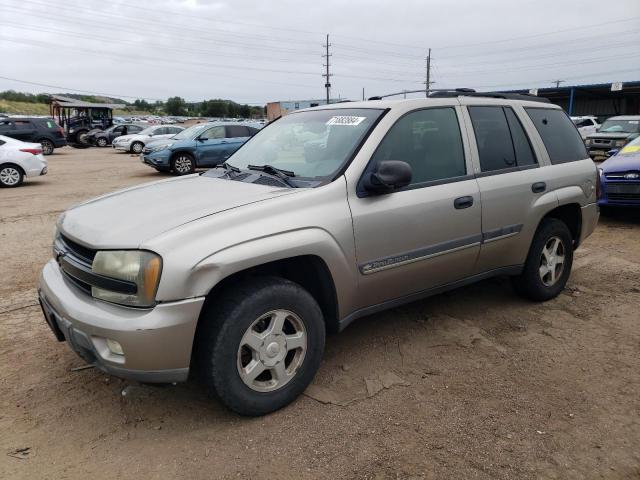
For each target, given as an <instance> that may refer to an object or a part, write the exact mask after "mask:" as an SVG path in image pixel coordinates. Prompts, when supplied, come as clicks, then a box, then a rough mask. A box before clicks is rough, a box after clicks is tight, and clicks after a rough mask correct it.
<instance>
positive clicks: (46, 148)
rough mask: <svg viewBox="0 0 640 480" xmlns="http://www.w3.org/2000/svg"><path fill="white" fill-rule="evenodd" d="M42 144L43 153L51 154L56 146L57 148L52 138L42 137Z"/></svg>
mask: <svg viewBox="0 0 640 480" xmlns="http://www.w3.org/2000/svg"><path fill="white" fill-rule="evenodd" d="M40 145H42V153H43V155H51V154H52V153H53V150H54V148H55V146H54V145H53V142H52V141H51V140H49V139H48V138H42V139H40Z"/></svg>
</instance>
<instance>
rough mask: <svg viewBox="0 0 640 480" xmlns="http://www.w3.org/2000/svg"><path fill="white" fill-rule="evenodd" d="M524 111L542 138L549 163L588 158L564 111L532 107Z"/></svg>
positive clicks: (573, 126)
mask: <svg viewBox="0 0 640 480" xmlns="http://www.w3.org/2000/svg"><path fill="white" fill-rule="evenodd" d="M525 110H526V112H527V114H528V115H529V117H530V118H531V121H532V122H533V124H534V125H535V126H536V130H538V133H539V134H540V137H542V142H543V143H544V146H545V148H546V149H547V153H548V154H549V159H550V160H551V163H554V164H555V163H566V162H575V161H576V160H583V159H585V158H588V155H587V150H586V149H585V146H584V142H583V141H582V137H581V136H580V134H579V133H578V130H576V127H575V125H574V124H573V122H572V121H571V120H570V119H569V117H568V116H567V114H566V113H564V111H562V110H555V109H554V110H552V109H549V108H532V107H530V108H525Z"/></svg>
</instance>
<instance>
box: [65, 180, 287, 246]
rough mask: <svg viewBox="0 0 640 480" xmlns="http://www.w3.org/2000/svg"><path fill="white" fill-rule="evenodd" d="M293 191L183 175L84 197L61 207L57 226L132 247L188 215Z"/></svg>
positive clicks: (85, 239)
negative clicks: (89, 197)
mask: <svg viewBox="0 0 640 480" xmlns="http://www.w3.org/2000/svg"><path fill="white" fill-rule="evenodd" d="M296 191H297V190H296V189H289V188H274V187H269V186H264V185H256V184H250V183H243V182H237V181H232V180H223V179H217V178H211V177H205V176H200V175H189V176H187V177H180V178H176V179H171V180H163V181H160V182H154V183H148V184H145V185H140V186H137V187H133V188H130V189H127V190H121V191H118V192H114V193H111V194H108V195H105V196H102V197H98V198H96V199H94V200H90V201H88V202H86V203H84V204H81V205H79V206H77V207H74V208H71V209H70V210H67V211H66V212H65V213H64V214H63V215H62V217H61V218H60V221H59V222H58V227H59V228H60V229H61V230H62V232H64V234H65V235H67V236H69V237H71V238H72V239H74V240H76V241H79V242H80V243H84V244H86V245H87V246H91V247H95V248H137V247H139V246H140V245H142V244H143V243H144V242H145V241H146V240H149V239H151V238H153V237H156V236H158V235H160V234H162V233H164V232H166V231H168V230H171V229H173V228H176V227H179V226H180V225H183V224H185V223H188V222H191V221H193V220H197V219H199V218H202V217H206V216H209V215H213V214H215V213H219V212H222V211H225V210H230V209H233V208H236V207H240V206H243V205H247V204H250V203H255V202H260V201H264V200H268V199H270V198H275V197H279V196H281V195H286V194H291V193H294V192H296Z"/></svg>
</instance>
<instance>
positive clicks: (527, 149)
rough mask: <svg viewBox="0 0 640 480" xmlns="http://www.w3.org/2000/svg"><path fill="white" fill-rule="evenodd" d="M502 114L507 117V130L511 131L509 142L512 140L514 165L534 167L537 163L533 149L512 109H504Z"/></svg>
mask: <svg viewBox="0 0 640 480" xmlns="http://www.w3.org/2000/svg"><path fill="white" fill-rule="evenodd" d="M504 114H505V116H506V117H507V123H508V124H509V130H510V131H511V140H513V150H514V152H515V154H516V163H517V164H518V166H519V167H522V166H527V165H535V164H536V163H538V162H537V161H536V157H535V155H534V154H533V148H531V142H529V137H527V133H526V132H525V131H524V128H523V127H522V124H521V123H520V120H518V117H517V116H516V114H515V112H514V111H513V109H512V108H509V107H505V108H504Z"/></svg>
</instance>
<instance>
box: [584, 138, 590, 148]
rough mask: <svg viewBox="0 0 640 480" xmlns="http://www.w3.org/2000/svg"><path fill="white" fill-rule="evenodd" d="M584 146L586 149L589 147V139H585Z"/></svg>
mask: <svg viewBox="0 0 640 480" xmlns="http://www.w3.org/2000/svg"><path fill="white" fill-rule="evenodd" d="M584 144H585V145H586V146H587V147H588V146H589V145H591V139H590V138H587V139H586V140H585V141H584Z"/></svg>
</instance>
